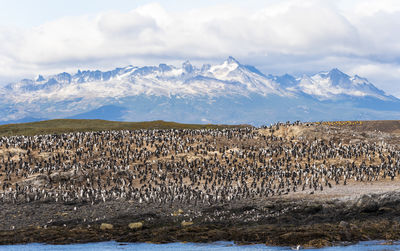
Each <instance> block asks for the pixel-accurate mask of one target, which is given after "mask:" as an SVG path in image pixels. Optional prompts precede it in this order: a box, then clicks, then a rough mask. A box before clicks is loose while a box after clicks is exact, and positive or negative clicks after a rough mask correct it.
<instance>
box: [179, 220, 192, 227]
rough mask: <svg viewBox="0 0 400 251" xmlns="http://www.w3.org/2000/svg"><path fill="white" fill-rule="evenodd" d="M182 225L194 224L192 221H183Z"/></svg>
mask: <svg viewBox="0 0 400 251" xmlns="http://www.w3.org/2000/svg"><path fill="white" fill-rule="evenodd" d="M181 225H182V227H187V226H191V225H193V222H192V221H182V223H181Z"/></svg>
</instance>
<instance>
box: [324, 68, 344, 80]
mask: <svg viewBox="0 0 400 251" xmlns="http://www.w3.org/2000/svg"><path fill="white" fill-rule="evenodd" d="M328 76H329V77H331V78H343V77H344V78H348V77H349V76H348V75H347V74H346V73H343V72H342V71H341V70H339V69H338V68H333V69H332V70H330V71H329V72H328Z"/></svg>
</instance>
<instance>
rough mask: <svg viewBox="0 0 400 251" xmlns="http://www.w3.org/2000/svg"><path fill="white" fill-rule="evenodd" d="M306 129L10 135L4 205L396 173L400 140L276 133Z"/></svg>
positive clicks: (226, 198)
mask: <svg viewBox="0 0 400 251" xmlns="http://www.w3.org/2000/svg"><path fill="white" fill-rule="evenodd" d="M306 126H310V125H309V124H307V125H306V124H302V123H300V122H295V123H285V124H283V123H277V124H274V125H271V126H269V127H262V128H252V127H249V128H236V129H235V128H232V129H202V130H200V129H199V130H195V129H179V130H135V131H101V132H82V133H68V134H62V135H38V136H33V137H26V136H13V137H2V138H0V203H31V202H34V201H47V202H59V203H92V204H93V203H99V202H105V201H109V200H128V201H132V202H133V203H157V204H160V205H163V204H167V205H168V204H172V203H179V204H185V203H188V204H191V205H197V204H199V203H201V204H203V205H211V204H214V203H227V202H234V201H235V200H246V199H256V200H258V199H268V198H271V197H277V196H284V195H287V194H289V193H296V192H300V191H301V192H303V193H307V194H313V193H318V192H320V191H323V190H324V189H335V186H338V185H347V184H349V183H350V182H376V181H388V182H390V181H394V180H397V176H399V174H400V150H399V148H398V146H396V145H390V144H386V143H384V142H380V143H377V142H374V143H367V142H358V143H354V144H351V143H348V144H345V143H343V142H341V141H340V140H339V141H334V140H325V139H318V138H310V137H280V136H278V135H276V134H275V132H277V131H279V130H281V129H282V128H291V127H306ZM312 126H318V125H315V124H314V125H312Z"/></svg>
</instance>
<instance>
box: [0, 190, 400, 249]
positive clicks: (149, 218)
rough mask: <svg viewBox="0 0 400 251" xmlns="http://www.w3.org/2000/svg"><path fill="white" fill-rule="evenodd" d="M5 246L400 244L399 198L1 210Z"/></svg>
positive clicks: (21, 206) (394, 194) (396, 195)
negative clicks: (99, 244)
mask: <svg viewBox="0 0 400 251" xmlns="http://www.w3.org/2000/svg"><path fill="white" fill-rule="evenodd" d="M0 211H1V214H0V222H2V224H1V230H0V244H17V243H31V242H39V243H52V244H68V243H82V242H100V241H109V240H115V241H119V242H153V243H167V242H182V241H186V242H214V241H221V240H225V241H235V242H236V243H240V244H252V243H264V244H266V245H276V246H295V245H302V246H303V247H322V246H329V245H343V244H348V243H353V242H358V241H366V240H399V239H400V193H398V192H386V193H383V194H372V195H367V194H364V195H362V196H358V197H356V198H352V199H343V198H342V199H341V198H331V199H322V198H321V197H319V198H298V199H296V200H295V199H294V198H290V197H287V198H284V197H282V198H274V199H273V198H271V199H269V200H244V201H236V202H232V203H229V204H217V205H213V206H208V205H197V206H196V207H194V206H193V205H176V204H171V205H170V206H169V207H166V206H159V205H157V204H141V205H139V204H136V203H133V202H129V201H114V202H104V203H98V204H94V205H91V204H90V203H86V204H65V203H43V202H37V203H23V204H16V205H9V204H8V205H1V206H0Z"/></svg>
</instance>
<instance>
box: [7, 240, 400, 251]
mask: <svg viewBox="0 0 400 251" xmlns="http://www.w3.org/2000/svg"><path fill="white" fill-rule="evenodd" d="M292 248H294V247H269V246H265V245H261V244H258V245H244V246H243V245H241V246H239V245H235V244H234V243H233V242H215V243H212V244H197V243H169V244H150V243H118V242H113V241H110V242H98V243H86V244H69V245H47V244H37V243H34V244H23V245H5V246H0V250H7V251H17V250H18V251H19V250H29V251H31V250H32V251H39V250H40V251H50V250H51V251H53V250H54V251H57V250H68V251H69V250H85V251H92V250H93V251H94V250H96V251H98V250H140V251H155V250H166V251H172V250H174V251H175V250H178V251H179V250H182V251H191V250H194V251H200V250H211V251H231V250H240V251H254V250H266V251H268V250H270V251H281V250H292ZM301 250H313V251H319V250H324V251H338V250H346V251H350V250H355V251H357V250H360V251H367V250H368V251H369V250H371V251H372V250H374V251H375V250H378V251H379V250H381V251H383V250H385V251H391V250H400V242H396V243H394V244H393V245H387V244H385V242H382V241H367V242H360V243H358V244H355V245H349V246H336V247H327V248H321V249H301Z"/></svg>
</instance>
